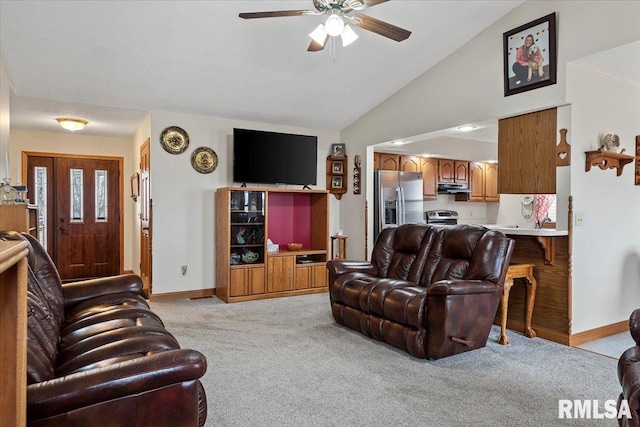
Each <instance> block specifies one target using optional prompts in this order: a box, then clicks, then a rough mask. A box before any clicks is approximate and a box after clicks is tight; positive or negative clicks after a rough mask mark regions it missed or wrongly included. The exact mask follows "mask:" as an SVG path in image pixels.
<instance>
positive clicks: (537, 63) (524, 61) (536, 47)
mask: <svg viewBox="0 0 640 427" xmlns="http://www.w3.org/2000/svg"><path fill="white" fill-rule="evenodd" d="M502 44H503V47H502V49H503V55H504V96H509V95H514V94H516V93H520V92H526V91H528V90H532V89H537V88H540V87H544V86H549V85H553V84H555V83H556V74H557V59H556V14H555V12H554V13H552V14H550V15H547V16H544V17H542V18H539V19H536V20H535V21H531V22H529V23H527V24H524V25H521V26H519V27H518V28H514V29H513V30H511V31H507V32H506V33H504V34H503V35H502Z"/></svg>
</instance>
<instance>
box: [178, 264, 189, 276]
mask: <svg viewBox="0 0 640 427" xmlns="http://www.w3.org/2000/svg"><path fill="white" fill-rule="evenodd" d="M180 272H181V273H182V275H183V276H186V275H187V266H186V265H183V266H182V267H180Z"/></svg>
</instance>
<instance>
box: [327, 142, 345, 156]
mask: <svg viewBox="0 0 640 427" xmlns="http://www.w3.org/2000/svg"><path fill="white" fill-rule="evenodd" d="M346 154H347V153H346V150H345V148H344V144H331V157H333V158H335V159H342V158H344V156H345V155H346Z"/></svg>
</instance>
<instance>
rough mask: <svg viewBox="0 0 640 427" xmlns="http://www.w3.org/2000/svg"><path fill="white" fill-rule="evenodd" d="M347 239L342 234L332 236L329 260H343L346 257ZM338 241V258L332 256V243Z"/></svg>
mask: <svg viewBox="0 0 640 427" xmlns="http://www.w3.org/2000/svg"><path fill="white" fill-rule="evenodd" d="M347 237H349V236H345V235H344V234H334V235H333V236H331V259H345V258H346V256H347ZM336 240H337V241H338V257H337V258H336V257H335V255H334V246H335V245H334V242H335V241H336Z"/></svg>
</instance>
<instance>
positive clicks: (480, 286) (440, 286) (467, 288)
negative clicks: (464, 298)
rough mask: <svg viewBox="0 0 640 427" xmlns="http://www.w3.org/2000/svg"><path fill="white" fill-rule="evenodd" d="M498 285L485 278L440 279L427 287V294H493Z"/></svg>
mask: <svg viewBox="0 0 640 427" xmlns="http://www.w3.org/2000/svg"><path fill="white" fill-rule="evenodd" d="M497 288H498V285H497V284H495V283H493V282H489V281H486V280H441V281H439V282H435V283H433V284H431V285H430V286H429V287H428V288H427V295H429V296H435V295H444V296H446V295H473V294H493V293H494V292H496V290H497Z"/></svg>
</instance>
